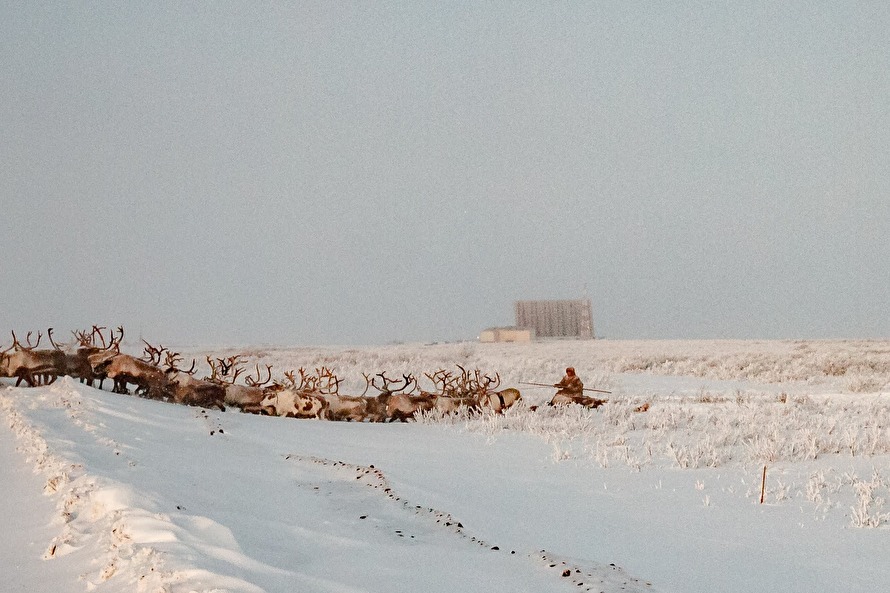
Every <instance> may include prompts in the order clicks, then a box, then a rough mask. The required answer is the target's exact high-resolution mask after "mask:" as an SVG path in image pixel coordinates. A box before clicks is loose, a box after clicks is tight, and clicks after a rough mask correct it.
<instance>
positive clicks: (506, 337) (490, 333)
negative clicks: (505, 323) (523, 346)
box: [479, 327, 535, 344]
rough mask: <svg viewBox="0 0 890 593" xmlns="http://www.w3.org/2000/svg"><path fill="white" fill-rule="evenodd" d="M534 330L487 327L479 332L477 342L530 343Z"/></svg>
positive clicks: (527, 328) (533, 337)
mask: <svg viewBox="0 0 890 593" xmlns="http://www.w3.org/2000/svg"><path fill="white" fill-rule="evenodd" d="M534 339H535V330H534V329H532V328H530V327H489V328H488V329H483V330H482V331H481V332H479V341H480V342H482V343H485V344H488V343H493V342H532V341H534Z"/></svg>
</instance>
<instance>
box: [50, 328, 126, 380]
mask: <svg viewBox="0 0 890 593" xmlns="http://www.w3.org/2000/svg"><path fill="white" fill-rule="evenodd" d="M104 329H105V328H104V327H99V326H97V325H94V326H93V329H92V331H90V332H89V333H87V332H86V330H84V331H74V332H71V333H73V334H74V339H75V340H77V343H78V345H79V347H78V348H77V350H75V351H74V352H72V353H68V354H66V356H65V358H66V370H65V373H66V374H67V375H70V376H72V377H74V378H76V379H80V382H81V383H86V384H87V385H89V386H90V387H94V386H95V385H94V384H95V382H96V381H98V382H99V389H102V384H103V383H104V382H105V375H104V374H101V373H95V372H94V371H93V366H92V365H91V364H90V360H89V357H90V356H92V355H94V354H99V353H101V352H107V351H109V350H111V349H112V348H113V349H115V351H117V352H119V351H120V340H121V339H122V338H123V335H124V329H123V327H120V328H118V329H119V331H120V336H119V337H118V338H115V337H114V330H111V343H106V341H105V336H104V335H103V334H102V330H104ZM97 336H98V339H100V340H101V341H102V346H101V347H99V343H98V341H97ZM50 337H51V336H50Z"/></svg>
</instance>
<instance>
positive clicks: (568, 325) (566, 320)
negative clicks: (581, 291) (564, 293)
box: [516, 299, 593, 340]
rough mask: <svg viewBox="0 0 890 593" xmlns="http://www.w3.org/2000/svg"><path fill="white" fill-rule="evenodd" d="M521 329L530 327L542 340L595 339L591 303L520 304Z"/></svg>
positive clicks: (575, 301) (517, 306)
mask: <svg viewBox="0 0 890 593" xmlns="http://www.w3.org/2000/svg"><path fill="white" fill-rule="evenodd" d="M516 325H517V327H530V328H532V329H534V330H535V335H536V336H537V337H539V338H581V339H588V340H590V339H593V315H592V308H591V304H590V299H578V300H573V301H572V300H569V301H516Z"/></svg>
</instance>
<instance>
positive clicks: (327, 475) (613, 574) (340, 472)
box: [284, 454, 654, 593]
mask: <svg viewBox="0 0 890 593" xmlns="http://www.w3.org/2000/svg"><path fill="white" fill-rule="evenodd" d="M284 458H285V459H286V460H288V461H292V462H296V463H297V464H299V465H300V466H301V467H303V468H314V469H316V470H319V469H321V470H322V471H320V472H318V471H316V472H310V473H309V474H307V475H304V479H303V480H301V481H300V482H299V486H300V487H302V488H306V489H310V490H313V491H315V492H317V493H318V494H319V495H323V496H333V497H344V498H347V497H355V496H357V495H358V491H360V490H363V489H368V490H370V491H373V492H374V493H375V495H376V497H377V498H378V500H377V501H376V502H379V499H386V500H388V501H389V502H390V503H392V504H395V505H397V508H401V510H402V513H403V514H406V515H405V517H406V518H407V517H414V518H419V519H420V520H421V521H422V522H423V523H425V524H426V525H427V526H432V527H434V528H435V529H437V530H438V531H440V532H448V533H451V534H453V535H454V536H455V537H457V538H459V539H462V540H464V541H465V542H466V543H467V544H470V545H473V546H479V547H480V548H483V549H486V550H489V551H491V552H493V553H496V554H502V555H509V556H510V557H515V558H526V559H528V560H529V561H531V562H532V563H533V564H534V565H536V566H538V567H541V568H543V569H544V570H547V571H550V572H551V573H552V574H553V576H554V577H555V578H558V579H560V580H563V581H564V582H565V583H566V584H568V585H571V586H572V587H573V589H574V590H576V591H597V592H604V593H606V592H613V591H627V592H629V593H643V592H653V591H654V589H653V588H652V585H651V583H648V582H646V581H642V580H640V579H638V578H635V577H632V576H630V575H629V574H627V572H625V571H624V570H623V569H622V568H621V567H619V566H616V565H615V564H595V563H589V562H580V561H572V560H570V559H567V558H563V557H561V556H559V555H557V554H554V553H551V552H548V551H547V550H539V551H534V552H528V551H519V550H512V549H508V548H506V547H502V546H500V545H498V544H496V543H492V542H490V541H487V540H486V539H484V538H481V537H478V536H476V535H473V534H472V533H470V532H469V530H468V529H467V528H466V527H465V526H464V525H463V523H461V521H459V520H458V519H457V518H455V517H454V516H453V515H451V514H450V513H448V512H446V511H442V510H439V509H435V508H432V507H429V506H425V505H420V504H416V501H409V500H407V499H406V498H404V497H403V496H401V495H400V494H399V493H397V492H396V491H395V490H394V489H393V487H392V485H391V484H390V482H389V480H388V479H387V477H386V475H385V474H384V472H383V471H382V470H380V469H379V468H377V467H375V466H374V465H369V466H363V465H357V464H352V463H346V462H343V461H337V460H333V459H325V458H320V457H314V456H303V455H298V454H287V455H284ZM306 478H309V479H306ZM368 506H369V507H371V508H379V507H375V505H374V504H369V505H368ZM378 512H380V511H378ZM383 513H386V514H387V517H385V518H381V519H380V520H379V526H380V529H383V530H387V531H388V532H389V534H390V535H391V536H394V537H396V538H403V539H405V540H409V541H410V540H417V539H420V538H422V537H424V536H423V534H422V533H420V532H421V531H425V530H423V529H418V528H417V525H414V527H415V528H414V529H411V528H409V526H411V525H412V524H413V522H412V521H409V520H404V521H402V523H404V526H401V528H396V527H395V526H396V525H399V523H398V519H396V520H395V521H396V522H390V521H392V518H391V517H392V515H391V514H390V513H391V509H388V510H385V511H383ZM395 516H396V517H398V514H396V515H395ZM356 518H357V519H358V520H359V521H362V522H364V521H369V522H375V520H377V518H376V517H375V516H374V512H373V511H368V512H365V513H363V514H361V515H358V516H357V517H356Z"/></svg>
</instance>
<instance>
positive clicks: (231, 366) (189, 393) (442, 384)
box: [0, 326, 521, 422]
mask: <svg viewBox="0 0 890 593" xmlns="http://www.w3.org/2000/svg"><path fill="white" fill-rule="evenodd" d="M105 331H106V328H104V327H99V326H93V328H92V329H91V330H85V331H74V332H72V334H73V335H74V341H73V342H71V343H68V344H58V343H56V341H55V340H54V339H53V330H52V328H50V329H49V330H47V338H48V341H49V343H50V345H51V347H50V348H43V349H40V348H39V345H40V341H41V339H42V337H43V335H42V333H40V332H38V333H37V337H36V342H34V343H33V344H32V343H31V342H32V340H31V338H32V335H33V333H32V332H28V334H27V336H26V337H25V343H24V344H23V343H22V342H20V341H19V339H18V338H17V337H16V335H15V332H14V331H13V332H12V346H10V347H9V348H7V349H5V350H3V351H2V352H0V377H9V378H15V379H16V383H15V384H16V386H19V385H21V384H22V383H23V382H24V383H26V384H27V385H28V386H31V387H34V386H38V385H48V384H50V383H52V382H53V381H55V380H56V378H58V377H60V376H62V375H68V376H70V377H74V378H76V379H79V380H80V381H81V382H82V383H86V384H88V385H90V386H92V387H95V386H98V388H99V389H102V388H103V385H104V383H105V381H106V380H110V381H111V382H112V391H114V392H115V393H124V394H130V393H131V391H130V388H131V386H132V388H133V393H135V394H136V395H139V396H142V397H146V398H151V399H156V400H162V401H167V402H172V403H178V404H186V405H191V406H200V407H204V408H219V409H220V410H225V409H226V407H227V406H230V407H236V408H239V409H241V410H242V411H243V412H249V413H254V414H266V415H272V416H288V417H293V418H320V419H326V420H346V421H354V422H364V421H368V422H386V421H403V422H404V421H407V420H409V419H411V418H413V417H414V415H415V414H417V413H418V412H433V411H435V412H438V413H442V414H451V413H456V412H459V411H461V410H466V411H468V412H480V411H484V410H490V411H492V412H495V413H502V412H503V411H504V410H505V409H507V408H509V407H510V406H512V405H513V404H515V403H516V402H517V401H519V400H520V399H521V395H520V393H519V391H518V390H517V389H514V388H506V389H499V387H500V376H499V375H497V374H495V376H494V377H492V376H491V375H489V374H487V373H482V372H481V371H479V370H469V369H465V368H464V367H462V366H460V365H457V369H458V370H456V371H449V370H445V369H439V370H437V371H435V372H433V373H424V376H425V377H426V378H427V379H428V380H429V381H430V382H431V383H432V385H433V387H434V388H433V390H432V391H427V390H424V389H422V388H421V387H420V385H419V383H418V380H417V378H416V377H415V376H414V375H412V374H403V375H402V376H401V378H391V377H388V376H387V375H386V373H385V372H380V373H377V374H374V375H371V374H364V373H363V377H364V379H365V388H364V391H363V392H362V393H361V394H359V395H345V394H341V393H340V384H341V382H342V381H341V379H339V378H338V377H337V376H336V375H335V374H334V372H333V370H331V369H329V368H327V367H322V368H320V369H315V371H314V372H309V371H307V370H305V369H302V368H300V369H298V370H296V371H287V372H285V373H284V374H283V377H281V378H276V379H273V377H272V366H271V365H267V366H266V368H265V369H264V370H261V369H260V367H259V364H256V365H255V367H254V370H253V371H251V372H249V373H248V372H247V366H246V365H247V359H246V358H245V357H244V356H243V355H235V356H229V357H226V358H212V357H210V356H207V357H206V360H207V364H208V366H209V369H210V375H209V376H205V377H203V378H198V377H196V376H195V375H196V369H195V367H196V364H197V362H196V361H195V360H192V363H191V366H190V368H188V369H187V370H186V369H184V368H182V367H181V366H180V365H182V363H183V359H182V357H181V356H180V354H179V353H177V352H172V351H170V350H169V349H167V348H164V347H163V346H152V345H151V344H149V343H148V342H147V341H145V340H143V343H144V344H145V348H144V351H143V356H142V357H140V358H137V357H135V356H131V355H129V354H124V353H122V352H121V350H120V346H121V342H122V341H123V338H124V330H123V328H122V327H118V328H117V332H115V331H114V330H111V331H110V332H109V336H108V337H107V338H106V335H105ZM246 373H247V374H246ZM240 377H243V383H239V382H238V379H239V378H240ZM371 390H373V392H374V393H371V394H369V391H371Z"/></svg>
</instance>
